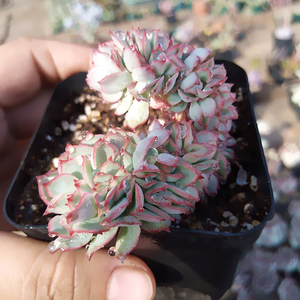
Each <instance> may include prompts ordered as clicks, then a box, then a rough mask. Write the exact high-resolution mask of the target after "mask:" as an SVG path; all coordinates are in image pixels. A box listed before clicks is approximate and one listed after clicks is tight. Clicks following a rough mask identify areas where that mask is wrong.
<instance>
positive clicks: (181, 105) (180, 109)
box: [170, 101, 187, 113]
mask: <svg viewBox="0 0 300 300" xmlns="http://www.w3.org/2000/svg"><path fill="white" fill-rule="evenodd" d="M186 107H187V103H186V102H184V101H181V102H180V103H178V104H176V105H175V106H172V107H171V108H170V111H172V112H174V113H180V112H183V111H184V110H185V109H186Z"/></svg>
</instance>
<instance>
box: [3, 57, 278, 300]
mask: <svg viewBox="0 0 300 300" xmlns="http://www.w3.org/2000/svg"><path fill="white" fill-rule="evenodd" d="M217 63H224V65H225V68H226V69H227V75H228V82H230V83H234V89H235V91H236V92H237V93H238V101H237V102H236V105H237V108H238V112H239V116H240V117H239V119H238V120H236V121H235V122H234V125H233V130H232V132H231V134H232V135H233V136H234V137H235V138H236V139H237V144H236V145H235V146H234V151H235V153H236V156H237V158H238V162H239V164H240V165H241V166H243V168H244V170H246V171H247V174H248V181H251V180H249V179H250V177H251V176H252V175H253V176H255V177H256V178H257V187H258V189H257V190H256V188H253V186H251V185H250V184H248V183H247V184H245V185H243V186H241V185H238V184H235V182H236V179H237V173H238V172H239V167H237V166H236V164H232V172H231V175H230V176H229V178H228V179H227V182H226V183H224V184H222V185H221V188H220V190H219V192H218V195H217V196H216V197H214V198H209V199H207V202H206V204H204V203H203V202H200V203H197V206H196V210H195V213H194V214H193V215H194V217H195V216H196V218H198V220H200V221H201V222H202V224H204V225H205V224H206V225H205V226H203V227H202V228H205V230H203V229H190V228H188V226H181V227H180V228H178V227H179V226H175V225H174V226H173V227H171V229H170V230H171V233H168V232H160V233H155V234H149V233H146V232H144V233H143V234H142V236H141V238H140V240H139V242H138V245H137V247H136V248H135V250H134V251H133V252H132V254H134V255H137V256H139V257H140V258H142V259H143V260H144V261H145V262H146V263H147V264H148V265H149V266H150V268H151V269H152V271H153V273H154V275H155V277H156V280H157V285H158V286H174V287H175V286H176V287H185V288H190V289H193V290H197V291H200V292H202V293H205V294H208V295H211V297H212V299H219V298H220V297H221V296H222V295H223V294H224V293H225V292H226V290H227V289H229V288H230V286H231V284H232V281H233V279H234V275H235V272H236V269H237V267H238V263H239V261H240V259H241V258H242V257H243V255H244V254H245V253H246V252H247V250H249V248H250V247H251V246H252V245H253V244H254V242H255V241H256V240H257V238H258V237H259V235H260V234H261V232H262V230H263V228H264V226H265V224H266V222H267V221H268V220H270V219H271V218H272V216H273V208H274V201H273V198H272V197H273V194H272V190H271V186H270V179H269V175H268V171H267V167H266V162H265V158H264V154H263V151H262V147H261V143H260V137H259V134H258V130H257V126H256V121H255V116H254V112H253V107H252V103H251V100H250V98H251V95H250V92H249V86H248V79H247V75H246V73H245V71H244V70H243V69H242V68H240V67H239V66H237V65H235V64H234V63H232V62H226V61H217ZM85 78H86V74H85V73H80V74H76V75H74V76H72V77H70V78H68V79H67V80H65V81H64V82H63V83H61V84H59V85H58V87H57V88H56V90H55V92H54V94H53V96H52V99H51V100H50V103H49V106H48V108H47V110H46V112H45V114H44V117H43V120H42V122H41V124H40V126H39V128H38V130H37V132H36V134H35V136H34V138H33V139H32V142H31V145H30V148H29V150H28V152H27V154H26V156H25V158H24V161H23V162H22V164H21V166H20V168H19V171H18V173H17V174H16V176H15V179H14V182H13V183H12V185H11V188H10V191H9V192H8V194H7V198H6V201H5V203H4V205H5V209H4V211H5V214H6V218H7V220H8V221H9V222H10V223H11V224H13V225H14V226H15V227H17V228H18V229H19V230H21V231H23V232H25V233H26V234H27V235H28V236H30V237H33V238H36V239H40V240H48V241H49V240H51V238H50V237H49V236H48V231H47V223H48V220H47V217H48V218H49V216H42V215H43V212H44V210H45V205H44V203H43V202H42V200H40V199H39V196H38V192H37V184H36V178H35V177H36V176H37V175H40V174H43V173H45V172H46V171H47V168H48V164H47V163H46V162H45V161H49V158H50V161H51V159H52V158H53V157H56V156H58V154H60V153H62V152H63V151H64V148H65V145H66V143H67V142H69V141H70V134H71V133H72V132H71V131H70V130H66V131H63V132H57V128H58V127H59V126H61V121H62V120H66V119H69V120H70V118H72V117H71V116H72V115H74V114H76V113H78V110H79V111H80V113H81V114H82V113H83V111H84V108H83V107H82V106H81V105H80V103H77V104H74V103H73V101H71V99H74V98H76V97H78V96H79V95H80V94H81V93H82V91H83V90H84V89H86V82H85ZM252 179H253V177H252ZM241 193H243V195H244V197H239V196H240V195H241ZM249 202H250V203H252V204H251V205H250V206H249V205H248V206H247V205H245V203H249ZM207 203H208V204H207ZM210 203H211V205H209V204H210ZM213 205H215V206H216V207H217V208H216V207H214V206H213ZM220 207H221V208H222V209H223V211H227V210H231V211H232V212H234V213H235V214H236V215H239V214H240V215H241V216H245V215H247V214H252V217H253V216H254V217H253V218H254V220H256V221H255V223H253V225H255V226H253V225H252V224H248V225H249V226H248V229H249V230H246V229H245V228H244V227H243V228H244V229H241V228H240V229H239V230H238V229H236V230H235V231H233V232H226V228H225V230H220V231H219V232H217V231H218V230H215V231H214V229H212V228H209V226H210V225H209V224H211V223H210V220H211V219H214V216H215V215H216V214H217V212H216V210H220ZM222 209H221V210H222ZM255 216H257V218H256V217H255ZM192 218H193V217H192ZM219 221H220V222H221V220H219ZM252 227H253V228H252ZM193 228H194V227H193ZM200 228H201V227H200ZM207 229H208V230H207ZM209 229H210V230H209Z"/></svg>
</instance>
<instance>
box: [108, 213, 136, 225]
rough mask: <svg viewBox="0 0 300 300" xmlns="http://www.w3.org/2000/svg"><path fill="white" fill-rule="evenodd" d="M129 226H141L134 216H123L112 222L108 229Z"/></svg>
mask: <svg viewBox="0 0 300 300" xmlns="http://www.w3.org/2000/svg"><path fill="white" fill-rule="evenodd" d="M129 225H141V222H140V221H139V220H138V219H137V218H136V217H134V216H125V217H119V218H117V219H114V220H112V221H111V223H110V224H109V227H110V228H112V227H123V226H125V227H126V226H129Z"/></svg>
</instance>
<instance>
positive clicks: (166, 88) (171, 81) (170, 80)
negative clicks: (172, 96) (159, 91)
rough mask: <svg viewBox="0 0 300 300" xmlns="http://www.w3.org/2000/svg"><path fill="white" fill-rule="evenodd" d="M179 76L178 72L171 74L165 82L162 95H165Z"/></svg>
mask: <svg viewBox="0 0 300 300" xmlns="http://www.w3.org/2000/svg"><path fill="white" fill-rule="evenodd" d="M178 76H179V72H176V73H175V74H174V75H172V76H171V77H170V78H169V79H168V81H167V82H166V87H165V89H164V95H167V94H168V93H169V92H170V91H171V90H172V89H173V87H174V86H175V83H176V80H177V78H178Z"/></svg>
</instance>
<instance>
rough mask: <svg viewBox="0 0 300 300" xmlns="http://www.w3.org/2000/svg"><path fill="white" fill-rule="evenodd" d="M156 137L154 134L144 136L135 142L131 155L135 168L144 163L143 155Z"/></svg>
mask: <svg viewBox="0 0 300 300" xmlns="http://www.w3.org/2000/svg"><path fill="white" fill-rule="evenodd" d="M156 139H157V137H156V136H151V137H146V138H145V139H143V140H141V141H140V142H139V143H138V144H137V146H136V149H135V151H134V153H133V156H132V163H133V167H134V169H135V170H136V169H138V168H139V167H140V166H141V165H142V164H143V163H144V161H145V156H146V155H147V152H148V150H149V149H150V147H151V146H152V144H153V143H154V141H155V140H156Z"/></svg>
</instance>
